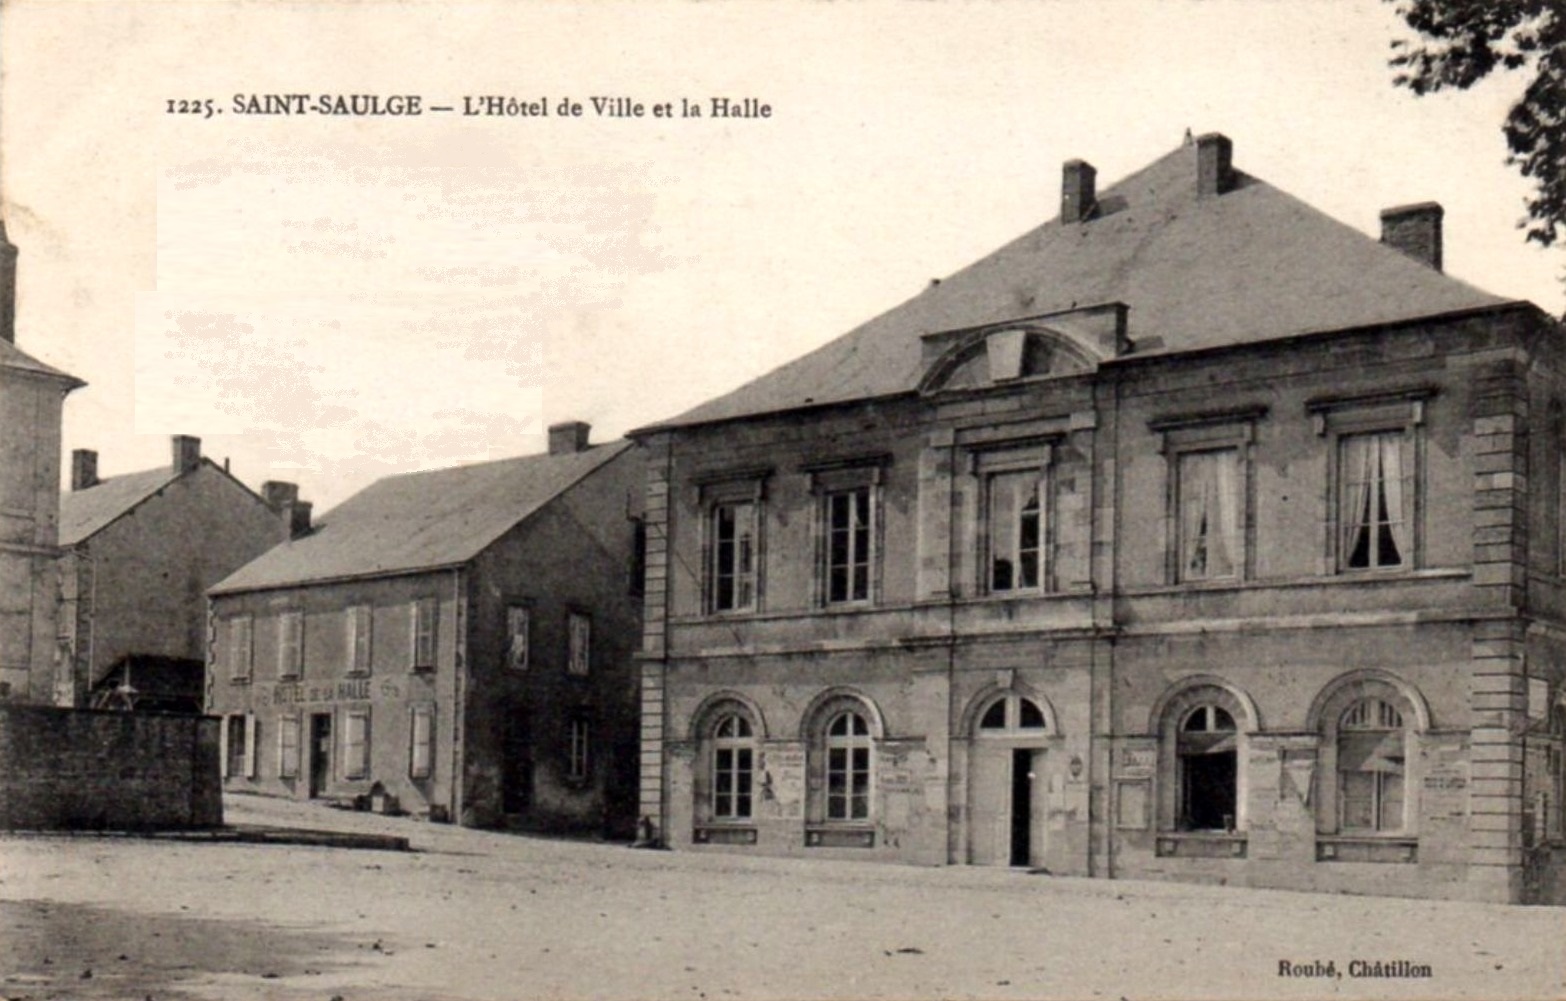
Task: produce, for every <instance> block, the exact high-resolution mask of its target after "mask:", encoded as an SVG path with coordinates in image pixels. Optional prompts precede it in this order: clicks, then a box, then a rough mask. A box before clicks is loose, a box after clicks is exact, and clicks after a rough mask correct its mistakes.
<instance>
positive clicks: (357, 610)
mask: <svg viewBox="0 0 1566 1001" xmlns="http://www.w3.org/2000/svg"><path fill="white" fill-rule="evenodd" d="M347 620H348V656H349V661H348V672H349V673H350V674H369V673H370V628H371V627H370V622H371V613H370V606H369V605H355V606H353V607H352V608H350V609H348V612H347Z"/></svg>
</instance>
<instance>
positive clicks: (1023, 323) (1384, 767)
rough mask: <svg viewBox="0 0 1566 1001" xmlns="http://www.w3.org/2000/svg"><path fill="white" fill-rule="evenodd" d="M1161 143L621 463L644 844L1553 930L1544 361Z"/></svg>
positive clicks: (1559, 636) (1387, 243)
mask: <svg viewBox="0 0 1566 1001" xmlns="http://www.w3.org/2000/svg"><path fill="white" fill-rule="evenodd" d="M1382 226H1383V232H1382V236H1381V240H1380V242H1379V243H1378V242H1377V241H1376V240H1373V239H1370V238H1368V237H1366V236H1365V235H1364V234H1362V233H1361V232H1359V231H1357V230H1355V229H1353V228H1350V227H1348V226H1346V225H1344V224H1342V223H1339V222H1337V221H1335V220H1333V219H1330V218H1328V217H1327V216H1325V215H1323V214H1321V213H1320V212H1317V211H1316V210H1314V209H1312V208H1311V207H1310V206H1308V205H1305V204H1304V203H1302V202H1300V201H1298V200H1297V199H1295V198H1293V197H1291V196H1289V195H1288V194H1286V193H1284V192H1282V191H1279V190H1278V189H1276V188H1274V187H1272V186H1271V185H1269V184H1267V183H1266V182H1265V181H1262V180H1260V179H1259V178H1255V177H1252V176H1250V175H1248V174H1245V173H1243V172H1241V171H1239V170H1238V169H1236V168H1235V167H1233V166H1232V164H1231V144H1230V141H1229V140H1228V139H1226V138H1224V137H1223V136H1220V135H1208V136H1203V137H1201V138H1200V139H1197V140H1195V141H1194V142H1190V143H1187V144H1186V145H1185V146H1183V147H1181V148H1179V149H1176V150H1175V151H1174V152H1172V153H1170V154H1168V155H1166V156H1164V157H1163V158H1161V159H1159V160H1157V161H1155V162H1153V163H1152V164H1150V165H1148V166H1147V167H1145V168H1144V169H1142V170H1141V171H1139V172H1137V173H1135V174H1133V175H1131V176H1130V177H1128V178H1126V179H1124V180H1122V181H1121V182H1119V183H1118V184H1115V185H1114V186H1112V187H1109V188H1107V189H1105V190H1103V191H1099V190H1097V188H1096V186H1095V175H1094V170H1093V168H1092V167H1091V166H1089V165H1087V164H1086V163H1082V162H1080V161H1072V162H1069V163H1067V164H1066V165H1065V169H1064V190H1063V192H1062V197H1061V211H1060V215H1059V217H1058V218H1056V219H1054V220H1052V221H1050V222H1047V223H1045V224H1044V225H1042V226H1039V227H1038V228H1036V229H1033V230H1031V231H1030V232H1027V233H1025V234H1023V235H1022V236H1021V237H1019V238H1017V239H1016V240H1015V241H1013V242H1012V243H1010V244H1008V245H1007V246H1005V247H1002V248H1001V249H999V250H997V251H996V252H994V253H993V254H991V255H989V256H987V257H985V258H983V259H982V260H980V261H978V262H976V263H975V264H973V265H971V266H969V267H967V268H965V269H963V270H962V271H959V272H958V273H957V274H955V275H952V276H951V277H949V278H947V279H945V280H944V281H940V282H936V283H932V285H931V286H930V287H929V288H927V289H926V290H924V291H923V292H922V293H920V294H919V295H917V296H915V297H914V298H912V299H911V300H909V301H907V302H905V303H903V304H902V305H900V306H898V307H896V308H895V309H892V310H891V311H890V312H887V313H885V314H883V315H881V316H879V317H877V318H875V319H873V320H871V321H870V322H868V323H866V324H864V325H863V326H861V327H859V328H858V329H855V330H853V331H851V332H849V333H848V334H846V335H844V336H843V337H840V338H838V339H837V340H835V341H832V342H831V343H829V344H827V345H826V346H824V347H822V348H820V349H819V350H816V351H814V352H812V353H811V354H808V355H806V356H805V357H803V358H800V359H798V360H796V361H794V362H792V363H790V364H788V365H785V366H783V367H782V368H780V369H778V370H776V371H774V372H772V373H770V374H768V375H766V376H763V377H762V378H760V379H757V380H755V381H754V382H751V383H750V384H748V385H746V386H743V387H741V388H740V389H738V390H736V391H734V392H732V393H730V394H728V395H727V396H723V397H720V398H718V399H715V400H712V401H710V402H708V403H706V404H704V405H702V406H700V407H697V408H696V409H695V410H692V411H690V412H688V413H686V414H684V415H682V416H680V417H678V418H675V419H673V420H669V421H666V422H663V423H660V424H656V425H653V426H650V427H647V428H644V429H641V430H640V431H638V432H635V434H634V435H633V436H634V437H635V438H636V439H637V440H638V441H639V442H640V443H641V445H642V446H643V450H644V453H645V454H646V455H647V459H648V469H649V480H648V488H647V501H646V506H647V511H646V515H647V519H648V526H647V528H648V557H647V558H648V584H647V593H646V606H645V620H644V630H645V635H644V643H643V653H642V655H641V656H642V699H643V702H642V705H643V723H642V727H643V738H644V739H643V757H642V792H641V796H642V805H641V811H642V813H643V814H645V815H646V816H648V817H650V818H651V819H652V820H653V821H654V822H655V823H656V824H657V825H658V828H659V834H660V836H661V837H662V838H663V839H664V840H665V841H667V842H668V843H670V844H672V845H674V846H676V847H680V848H688V847H698V846H700V847H711V848H717V847H719V846H721V847H722V849H723V850H729V851H744V852H758V853H767V854H799V855H810V856H821V857H844V856H852V857H856V858H879V859H886V860H898V861H906V862H918V863H929V864H942V863H971V864H978V865H1026V866H1031V867H1041V868H1046V869H1048V871H1050V872H1052V873H1061V874H1074V875H1093V876H1111V877H1113V876H1123V877H1143V878H1149V877H1150V878H1168V879H1182V880H1200V881H1214V882H1216V881H1228V882H1231V883H1236V884H1250V885H1264V886H1278V887H1298V888H1310V889H1318V890H1334V891H1346V892H1369V893H1390V894H1400V895H1412V896H1432V897H1455V898H1470V899H1479V900H1494V901H1520V900H1529V899H1550V898H1553V899H1557V900H1559V899H1561V896H1562V890H1563V887H1566V848H1563V847H1562V787H1563V779H1562V769H1561V756H1562V733H1563V730H1566V707H1563V667H1566V543H1563V521H1562V510H1563V499H1566V471H1563V466H1562V461H1561V459H1562V442H1563V435H1566V341H1563V336H1562V335H1563V332H1562V329H1561V328H1560V326H1559V325H1557V324H1556V323H1555V322H1553V321H1552V320H1551V319H1550V318H1549V317H1547V316H1546V315H1544V314H1543V313H1542V312H1541V311H1540V310H1539V309H1538V308H1537V307H1535V306H1533V305H1531V304H1529V303H1526V302H1517V301H1509V300H1506V299H1502V298H1499V297H1497V296H1494V295H1490V294H1488V293H1485V292H1483V291H1480V290H1479V289H1476V288H1473V287H1471V286H1469V285H1467V284H1465V283H1463V282H1461V281H1458V280H1455V279H1453V278H1450V277H1447V276H1446V275H1444V274H1443V273H1442V271H1441V209H1440V207H1439V206H1436V205H1433V204H1422V205H1414V206H1408V207H1404V208H1399V209H1391V210H1388V211H1386V212H1383V213H1382Z"/></svg>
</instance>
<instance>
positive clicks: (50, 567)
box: [0, 225, 83, 704]
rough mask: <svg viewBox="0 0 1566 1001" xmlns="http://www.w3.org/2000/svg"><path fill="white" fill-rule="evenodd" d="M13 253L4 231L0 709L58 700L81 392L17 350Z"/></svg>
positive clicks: (0, 237) (0, 236) (0, 276)
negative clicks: (69, 470) (73, 419)
mask: <svg viewBox="0 0 1566 1001" xmlns="http://www.w3.org/2000/svg"><path fill="white" fill-rule="evenodd" d="M16 258H17V252H16V248H15V247H14V246H12V245H11V244H10V243H9V242H8V241H7V240H6V238H5V228H4V226H3V225H0V427H4V428H5V433H4V435H0V701H19V702H31V703H36V704H48V703H50V702H52V701H53V700H54V688H55V684H54V679H55V660H56V633H57V632H58V630H57V626H56V624H57V609H56V606H55V593H56V584H55V560H56V558H57V557H58V556H59V549H58V541H59V513H60V421H61V411H62V410H63V408H64V405H65V396H66V394H67V393H69V392H70V391H71V390H73V389H76V388H78V387H80V386H82V385H83V383H82V382H81V380H79V379H75V378H73V377H71V376H69V375H66V374H65V373H63V372H60V371H58V370H56V369H54V368H51V367H50V366H48V365H45V364H43V363H42V362H40V361H38V360H37V359H35V358H32V357H30V356H29V355H27V354H25V353H23V352H22V351H21V350H19V349H18V348H17V347H16V343H15V342H16V330H15V317H16Z"/></svg>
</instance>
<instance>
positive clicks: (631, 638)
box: [206, 422, 642, 835]
mask: <svg viewBox="0 0 1566 1001" xmlns="http://www.w3.org/2000/svg"><path fill="white" fill-rule="evenodd" d="M588 430H589V429H588V426H587V425H586V424H582V423H577V422H573V423H568V424H560V425H555V426H553V427H551V428H550V429H549V451H548V453H547V454H543V455H532V456H524V457H521V458H515V459H506V460H502V461H498V462H487V463H480V464H476V465H468V466H460V467H456V468H451V469H441V470H435V471H432V472H423V473H412V474H407V475H403V476H394V477H390V478H388V479H384V480H381V481H379V482H377V483H375V484H374V485H372V486H370V487H368V488H366V489H365V490H363V491H361V492H360V493H358V494H356V495H355V496H353V497H352V498H350V499H349V500H347V501H345V502H344V503H343V504H341V505H340V506H338V507H337V508H335V509H334V510H332V511H331V512H329V513H328V514H326V515H324V516H323V517H322V518H321V519H320V523H319V524H318V525H316V526H315V527H314V528H313V530H312V531H311V532H310V533H309V534H307V535H304V536H302V537H301V538H298V539H295V540H293V541H291V542H289V543H287V544H286V545H283V546H279V547H278V548H276V549H274V550H272V551H270V552H268V553H266V554H265V555H263V556H261V557H260V558H259V559H257V560H255V561H254V562H252V563H250V564H248V565H247V566H245V567H243V568H242V569H240V570H239V571H238V572H237V573H235V574H233V575H232V576H231V577H229V578H228V579H227V580H224V581H222V582H221V583H219V584H218V585H217V586H216V587H214V588H212V590H211V592H210V595H211V616H212V633H211V635H212V643H213V645H212V652H211V656H210V658H209V661H208V663H209V669H208V674H207V693H206V705H207V711H208V712H210V713H214V714H219V715H222V716H223V717H224V718H225V725H224V743H225V752H224V768H225V776H226V782H227V788H228V789H230V790H249V791H254V792H258V793H265V794H269V795H276V796H289V797H296V798H307V797H308V798H325V799H333V800H348V799H356V798H361V797H362V798H365V799H369V800H372V801H373V802H374V804H375V805H378V806H383V807H389V806H391V805H393V804H395V805H396V806H397V807H398V808H400V809H402V810H404V811H408V812H411V813H415V814H424V815H428V816H431V817H435V818H451V819H456V820H459V821H460V822H461V823H463V824H467V825H476V826H516V827H523V828H534V829H567V828H576V829H582V830H593V831H599V830H607V831H608V832H609V833H612V834H615V835H628V834H629V833H631V830H632V825H633V823H634V820H635V812H634V811H635V808H636V741H637V719H638V717H637V693H636V678H635V675H634V672H633V667H632V663H631V658H632V654H633V651H634V648H635V645H636V643H637V639H638V636H639V629H640V618H639V612H640V608H639V597H638V593H639V589H640V569H639V565H638V563H637V561H636V558H635V557H636V545H637V541H638V539H639V537H640V533H639V531H638V526H639V523H638V522H637V521H636V520H635V519H634V518H633V517H632V515H633V514H635V513H636V511H637V510H638V508H639V501H640V493H641V473H642V466H641V463H640V461H639V460H638V459H637V458H636V457H635V456H634V454H633V452H632V446H631V444H630V443H629V442H623V441H622V442H617V443H614V444H606V445H598V446H591V445H589V443H588Z"/></svg>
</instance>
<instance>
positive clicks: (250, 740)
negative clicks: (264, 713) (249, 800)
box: [245, 713, 261, 779]
mask: <svg viewBox="0 0 1566 1001" xmlns="http://www.w3.org/2000/svg"><path fill="white" fill-rule="evenodd" d="M260 737H261V733H260V727H259V726H258V725H257V723H256V714H255V713H245V778H247V779H253V778H255V777H256V745H257V744H258V743H259V742H260Z"/></svg>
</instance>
